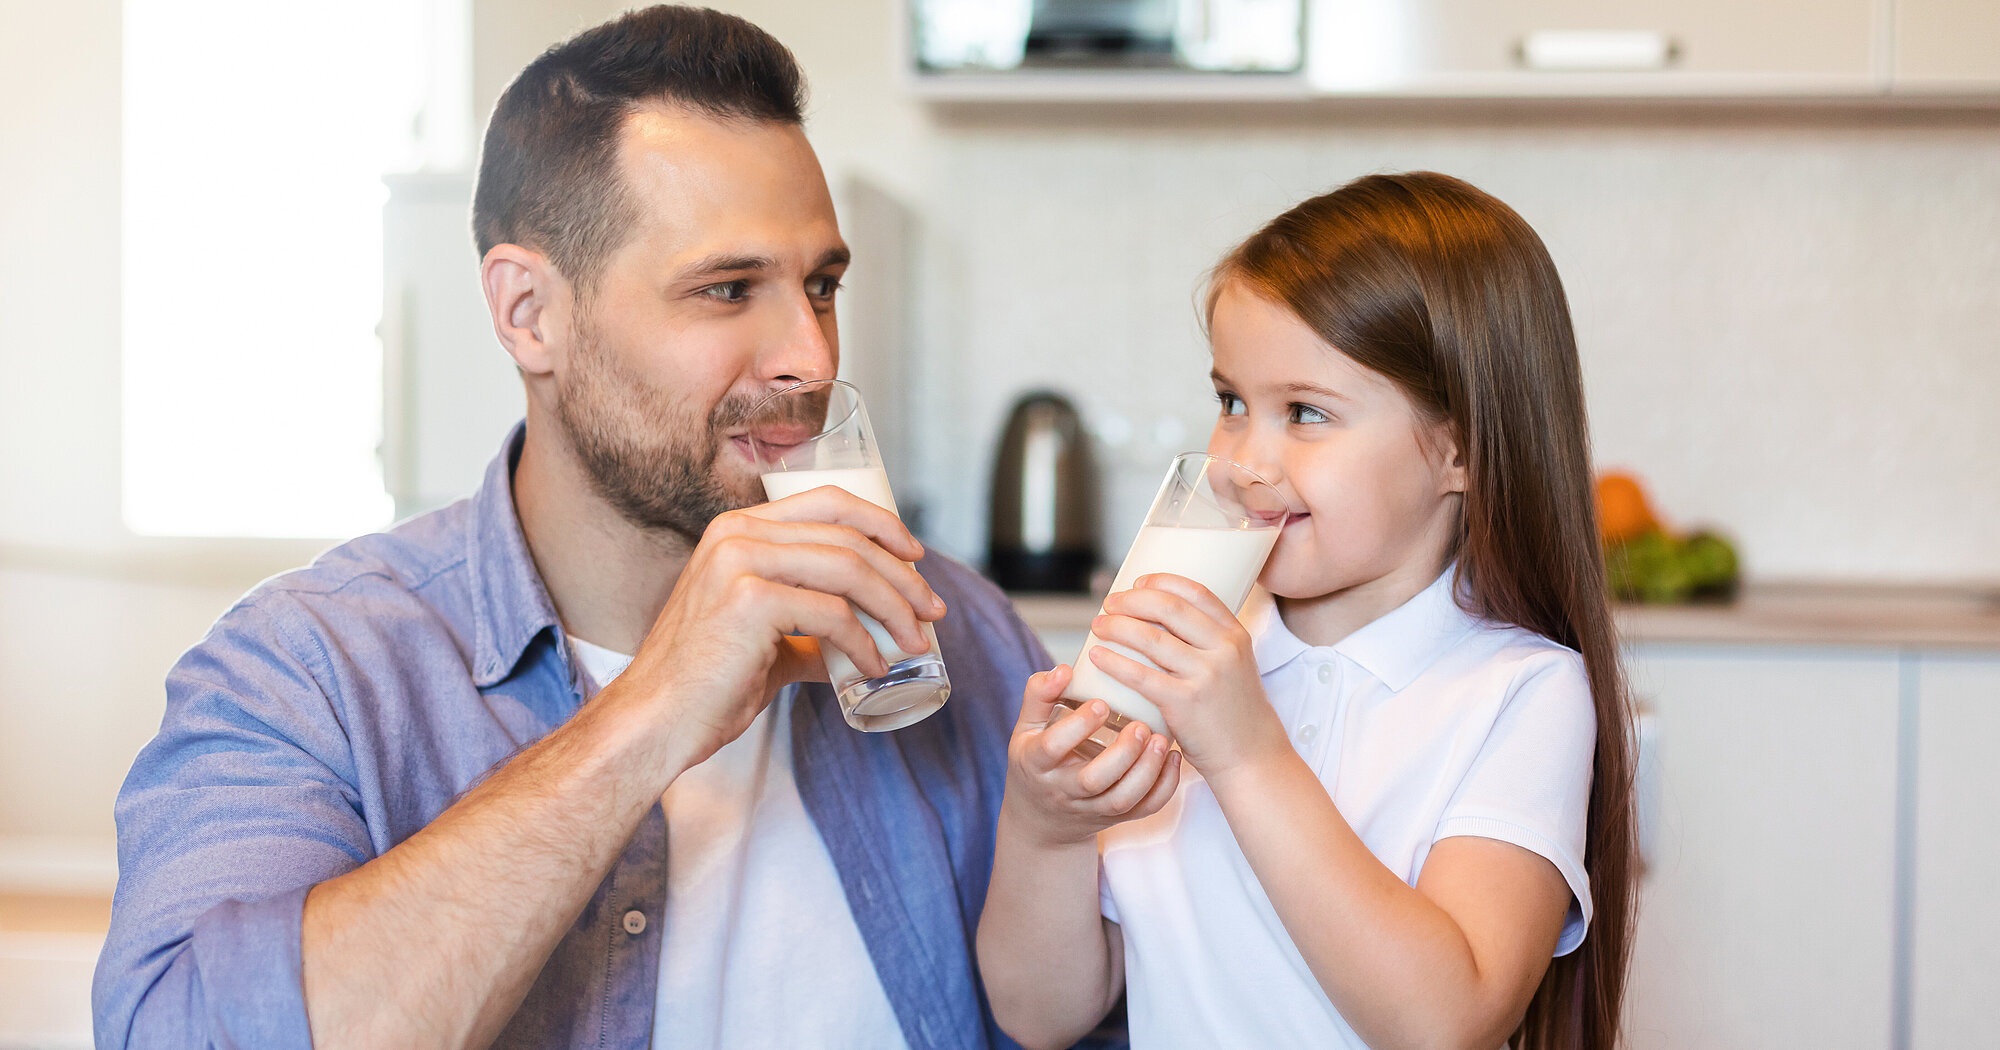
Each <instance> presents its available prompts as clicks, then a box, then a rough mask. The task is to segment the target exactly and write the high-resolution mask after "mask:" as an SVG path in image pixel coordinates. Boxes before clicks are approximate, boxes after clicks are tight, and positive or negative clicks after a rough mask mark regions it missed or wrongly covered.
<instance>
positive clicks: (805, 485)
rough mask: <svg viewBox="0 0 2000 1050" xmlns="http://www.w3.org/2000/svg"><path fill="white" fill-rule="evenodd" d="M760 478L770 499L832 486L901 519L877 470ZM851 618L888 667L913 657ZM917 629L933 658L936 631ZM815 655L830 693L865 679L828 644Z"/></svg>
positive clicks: (864, 617) (870, 620)
mask: <svg viewBox="0 0 2000 1050" xmlns="http://www.w3.org/2000/svg"><path fill="white" fill-rule="evenodd" d="M763 477H764V495H765V496H766V497H768V498H770V499H774V500H778V499H784V498H785V497H787V496H794V495H797V494H799V493H801V492H806V491H808V490H811V489H816V488H819V487H820V486H821V485H833V486H835V487H837V488H843V489H846V490H847V491H849V492H851V493H853V494H854V495H856V496H859V497H861V498H862V499H865V500H867V501H868V502H870V503H873V504H875V505H876V506H878V507H880V508H882V509H883V510H886V511H888V512H889V513H891V514H895V515H896V516H897V517H898V518H901V517H902V514H901V513H899V512H898V511H897V510H896V497H895V494H894V493H892V492H890V491H889V474H888V472H887V471H884V470H883V469H882V468H881V467H840V468H833V469H828V470H774V471H772V472H770V473H769V474H765V475H764V476H763ZM854 615H855V618H856V619H858V620H860V621H861V626H863V627H866V628H867V629H868V633H869V634H870V635H872V636H873V637H874V638H875V647H876V648H878V649H880V650H882V657H883V659H886V660H888V661H889V663H890V665H891V666H893V665H895V664H899V663H901V662H903V661H904V660H908V659H910V658H911V657H913V656H916V655H917V654H916V653H906V652H904V651H903V647H902V646H900V645H897V644H896V639H895V638H894V637H893V636H892V635H890V634H889V629H888V628H887V627H884V626H882V625H881V624H880V623H879V622H877V621H876V619H875V618H874V617H872V616H870V615H868V614H867V613H864V612H862V611H861V610H859V609H856V610H855V611H854ZM917 627H918V628H920V629H921V630H922V631H923V632H924V637H925V639H926V640H928V641H929V642H930V643H931V648H930V655H933V656H935V655H937V651H938V641H937V631H936V630H935V629H934V628H932V627H931V625H930V624H928V623H925V622H924V621H922V620H918V621H917ZM819 651H820V657H821V659H823V660H825V661H826V674H827V677H828V678H830V679H832V680H833V690H834V692H836V693H843V694H844V693H846V692H847V690H848V689H849V688H850V687H852V686H853V685H854V683H855V682H857V681H860V680H862V679H864V678H866V677H868V676H867V675H865V674H862V673H861V669H860V668H858V667H856V666H854V661H853V660H851V659H849V658H848V656H847V654H846V653H843V652H841V651H840V650H839V649H836V648H834V647H833V645H832V644H831V643H824V644H822V645H821V646H820V647H819ZM885 699H886V698H885ZM929 713H930V712H929V711H925V712H923V714H929ZM864 714H865V713H864Z"/></svg>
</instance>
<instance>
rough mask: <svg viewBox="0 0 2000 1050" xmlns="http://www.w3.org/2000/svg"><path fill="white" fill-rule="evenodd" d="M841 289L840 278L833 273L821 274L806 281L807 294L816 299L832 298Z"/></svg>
mask: <svg viewBox="0 0 2000 1050" xmlns="http://www.w3.org/2000/svg"><path fill="white" fill-rule="evenodd" d="M837 291H840V278H838V277H835V276H833V275H831V274H821V275H819V276H818V277H814V278H811V279H809V280H807V281H806V294H808V295H811V296H812V297H813V298H815V299H831V298H833V293H835V292H837Z"/></svg>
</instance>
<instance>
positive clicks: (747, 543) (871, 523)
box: [605, 486, 945, 769]
mask: <svg viewBox="0 0 2000 1050" xmlns="http://www.w3.org/2000/svg"><path fill="white" fill-rule="evenodd" d="M923 554H924V549H923V545H922V544H919V543H918V542H917V540H916V538H915V537H914V536H911V535H910V532H909V530H908V529H906V528H904V527H903V523H902V522H901V521H900V520H898V519H897V517H896V516H895V515H894V514H891V513H889V512H888V511H886V510H883V509H882V508H880V507H877V506H875V505H874V504H872V503H869V502H868V501H867V500H864V499H861V498H860V497H858V496H855V495H852V494H851V493H848V492H846V491H845V490H842V489H839V488H836V487H833V486H823V487H820V488H817V489H813V490H811V491H808V492H802V493H799V494H798V495H795V496H790V497H787V498H785V499H782V500H777V501H775V502H771V503H765V504H761V505H759V506H755V507H748V508H745V509H743V510H736V511H730V512H729V513H726V514H722V515H719V516H718V517H716V519H715V521H714V522H713V523H711V524H710V525H709V527H708V530H707V531H706V532H704V533H703V534H702V537H701V542H700V543H699V544H697V545H696V546H695V549H694V552H693V553H692V554H691V555H690V556H689V558H688V563H687V567H686V568H685V569H684V570H682V572H681V576H680V580H679V582H678V583H676V584H675V586H674V590H673V594H672V595H671V596H670V597H669V598H668V599H667V604H666V607H665V608H664V609H662V610H661V612H660V616H659V619H657V620H656V621H654V624H653V628H652V630H651V631H650V632H649V633H648V634H647V636H646V640H645V642H644V643H643V644H642V645H641V646H640V648H639V652H638V654H637V655H636V657H635V658H634V659H633V661H632V666H631V667H630V668H628V669H627V670H626V672H625V673H624V674H622V675H620V676H619V677H618V678H617V680H615V681H614V682H613V683H612V684H611V685H610V686H608V687H607V688H606V690H605V692H606V693H611V692H612V691H613V690H617V691H618V693H619V694H621V695H632V694H633V693H634V691H637V692H638V694H639V695H646V696H650V697H653V698H656V699H657V700H658V701H660V702H661V703H663V704H665V705H667V709H668V710H669V712H670V714H669V715H668V717H669V718H670V720H671V729H670V731H669V732H670V734H671V736H672V739H673V745H672V747H671V753H672V754H673V755H674V757H675V762H674V763H673V766H674V768H676V769H680V768H686V767H687V766H691V765H694V764H695V763H698V762H700V761H702V760H703V759H706V758H707V757H708V756H709V755H712V754H714V753H715V752H716V750H717V749H719V748H721V747H722V746H723V745H724V744H727V743H728V742H729V741H731V740H734V739H736V738H737V737H738V736H740V735H741V734H742V733H743V731H744V730H745V729H747V728H749V725H750V723H751V721H752V720H754V719H755V718H756V717H757V713H758V712H759V711H761V710H763V709H764V706H765V705H766V704H768V703H770V702H771V698H772V697H773V696H775V695H776V694H777V691H778V689H779V688H780V687H782V686H784V685H785V684H787V683H790V682H794V681H800V680H804V679H815V678H816V679H820V680H824V678H825V674H826V672H825V670H824V668H823V666H822V665H821V664H820V662H819V654H818V649H817V648H816V647H815V646H814V645H813V644H812V643H811V642H810V641H808V640H806V639H801V638H797V637H793V636H795V635H810V636H812V637H813V638H816V639H822V640H824V644H829V645H832V646H834V647H835V648H838V649H839V650H840V651H842V652H844V653H846V654H847V655H848V656H850V657H852V658H853V660H854V663H855V666H857V667H859V668H860V669H861V670H862V671H863V672H864V673H867V674H871V675H875V674H883V673H885V672H887V671H888V669H889V667H888V664H887V662H886V661H885V660H884V659H883V657H882V654H881V652H880V651H879V650H878V649H877V647H876V645H875V641H874V639H873V638H871V637H870V636H869V634H868V631H867V629H866V628H864V627H863V626H862V625H861V622H860V620H858V619H857V618H856V617H855V610H856V609H857V608H858V609H860V610H861V611H862V612H865V613H867V614H868V615H870V616H872V617H874V618H875V619H876V620H878V621H880V622H881V623H882V624H883V626H884V627H886V628H887V629H888V631H889V633H890V635H891V636H892V637H894V638H895V639H896V643H897V644H898V645H900V646H902V647H903V649H904V651H906V652H911V653H920V652H923V651H924V650H925V649H928V648H929V647H930V643H929V642H928V641H927V640H926V639H925V638H924V635H923V632H922V630H921V629H920V628H919V626H918V621H934V620H937V619H938V618H940V617H942V616H943V615H944V612H945V607H944V602H943V600H942V599H940V598H939V597H938V596H937V594H936V593H935V592H933V591H932V590H931V588H930V585H929V584H928V583H925V582H924V578H923V577H922V576H921V575H919V574H918V573H917V570H916V569H915V568H914V567H913V566H911V565H910V562H913V561H916V560H917V559H919V558H921V557H923Z"/></svg>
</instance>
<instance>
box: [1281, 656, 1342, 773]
mask: <svg viewBox="0 0 2000 1050" xmlns="http://www.w3.org/2000/svg"><path fill="white" fill-rule="evenodd" d="M1340 683H1341V675H1340V668H1339V666H1338V662H1337V661H1335V660H1332V659H1324V660H1313V661H1311V666H1310V667H1309V668H1308V669H1307V672H1306V689H1305V693H1306V700H1305V703H1304V704H1303V705H1301V710H1300V718H1299V724H1298V728H1297V729H1294V730H1293V731H1292V747H1293V748H1295V749H1296V750H1297V751H1298V753H1299V757H1300V758H1303V759H1305V763H1306V765H1307V766H1308V767H1309V768H1311V769H1312V771H1313V772H1315V773H1324V772H1325V770H1324V767H1325V765H1326V742H1327V741H1328V740H1331V739H1333V737H1334V735H1335V729H1336V727H1335V726H1334V724H1333V723H1334V721H1335V720H1336V719H1337V718H1338V716H1339V712H1340Z"/></svg>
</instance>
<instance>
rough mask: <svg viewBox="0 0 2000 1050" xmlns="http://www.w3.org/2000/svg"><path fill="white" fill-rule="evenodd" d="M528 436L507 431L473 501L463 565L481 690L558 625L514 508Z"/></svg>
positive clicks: (518, 427)
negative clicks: (467, 575)
mask: <svg viewBox="0 0 2000 1050" xmlns="http://www.w3.org/2000/svg"><path fill="white" fill-rule="evenodd" d="M527 432H528V428H527V424H526V423H525V422H523V423H516V424H515V425H514V429H513V430H511V431H509V432H508V434H507V440H506V441H505V443H503V444H502V445H501V448H500V454H499V455H497V456H495V457H493V462H491V463H489V464H487V466H486V478H485V480H484V481H482V482H481V483H480V485H479V491H478V492H477V493H475V494H474V495H473V497H472V522H471V529H470V534H469V535H468V536H467V538H466V565H467V567H468V568H469V569H470V570H471V571H470V586H471V592H472V607H473V649H472V656H473V665H472V674H473V682H474V684H475V685H477V686H478V687H479V688H481V689H485V688H487V687H489V686H492V685H494V684H496V683H498V682H499V681H500V680H502V679H504V678H506V677H507V676H508V675H509V674H512V673H513V671H514V666H515V665H516V664H518V663H520V661H521V655H522V654H523V653H525V652H527V649H528V645H529V643H531V642H533V641H534V640H535V638H536V636H537V635H539V634H541V633H542V632H543V631H545V630H547V629H549V628H551V627H559V626H560V624H561V621H560V620H558V619H557V618H556V607H555V603H554V602H553V601H551V600H550V599H549V592H548V589H547V588H545V587H543V586H542V577H541V574H540V573H539V572H537V571H536V570H535V559H534V557H533V556H532V555H530V554H529V553H528V539H527V536H526V535H525V534H523V533H522V532H521V518H520V515H519V514H518V513H517V512H516V511H515V509H514V468H515V466H517V465H518V464H519V463H520V461H521V447H522V444H523V442H524V441H525V439H526V437H527ZM557 633H558V634H560V633H561V632H560V630H558V632H557Z"/></svg>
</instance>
